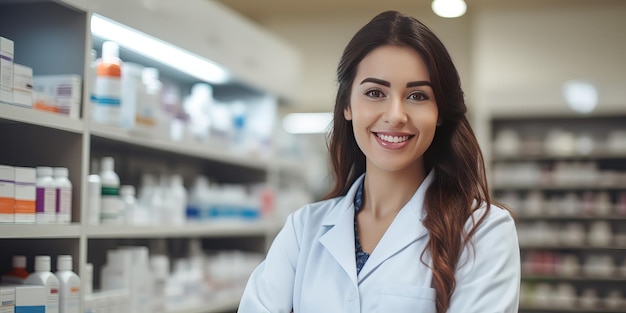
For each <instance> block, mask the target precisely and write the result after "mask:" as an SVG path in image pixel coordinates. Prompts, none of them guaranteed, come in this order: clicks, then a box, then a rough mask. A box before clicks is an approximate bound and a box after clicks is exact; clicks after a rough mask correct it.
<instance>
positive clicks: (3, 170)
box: [0, 165, 15, 223]
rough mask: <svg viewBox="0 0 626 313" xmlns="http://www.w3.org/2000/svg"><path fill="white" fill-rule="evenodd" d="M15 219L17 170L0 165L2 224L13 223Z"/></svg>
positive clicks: (0, 215) (0, 211)
mask: <svg viewBox="0 0 626 313" xmlns="http://www.w3.org/2000/svg"><path fill="white" fill-rule="evenodd" d="M14 218H15V168H13V166H8V165H0V223H13V222H14Z"/></svg>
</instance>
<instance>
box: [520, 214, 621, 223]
mask: <svg viewBox="0 0 626 313" xmlns="http://www.w3.org/2000/svg"><path fill="white" fill-rule="evenodd" d="M517 219H518V221H572V222H593V221H609V222H610V221H616V222H626V216H615V215H608V216H578V215H518V216H517Z"/></svg>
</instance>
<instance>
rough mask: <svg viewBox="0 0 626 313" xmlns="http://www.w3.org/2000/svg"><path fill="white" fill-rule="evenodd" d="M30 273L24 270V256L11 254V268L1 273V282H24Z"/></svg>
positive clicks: (19, 283)
mask: <svg viewBox="0 0 626 313" xmlns="http://www.w3.org/2000/svg"><path fill="white" fill-rule="evenodd" d="M28 275H30V273H29V272H27V271H26V256H23V255H14V256H13V268H12V269H11V270H10V271H8V272H7V273H6V274H4V275H2V280H0V282H2V283H3V284H18V285H21V284H23V283H24V280H25V279H26V278H27V277H28Z"/></svg>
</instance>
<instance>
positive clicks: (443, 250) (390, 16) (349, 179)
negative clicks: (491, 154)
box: [325, 11, 491, 313]
mask: <svg viewBox="0 0 626 313" xmlns="http://www.w3.org/2000/svg"><path fill="white" fill-rule="evenodd" d="M384 45H396V46H405V47H411V48H413V49H415V51H417V52H418V53H419V55H421V57H422V58H423V59H424V62H425V64H426V66H427V67H428V72H429V74H430V79H431V83H432V86H433V90H434V94H435V99H436V101H437V108H438V109H439V119H440V122H441V124H440V125H439V126H438V127H437V130H436V132H435V137H434V139H433V142H432V144H431V145H430V147H429V148H428V149H427V150H426V152H425V153H424V166H425V169H426V170H427V171H429V170H430V169H434V170H435V171H436V175H435V179H434V181H433V183H432V184H431V185H430V187H429V188H428V191H427V192H426V197H425V208H426V217H425V218H424V220H423V224H424V226H425V227H426V228H427V229H428V231H429V239H428V240H429V241H428V245H427V248H426V249H425V250H424V252H423V253H422V262H423V263H425V262H424V261H423V256H424V253H426V252H427V251H428V252H429V253H430V257H431V259H432V263H433V264H432V268H431V270H432V272H433V286H434V287H435V289H436V291H437V298H436V305H437V312H439V313H444V312H446V311H447V310H448V307H449V305H450V298H451V296H452V293H453V292H454V288H455V286H456V280H455V277H454V271H455V268H456V267H457V263H458V261H459V258H460V255H461V252H462V249H463V248H464V247H465V246H466V245H467V244H471V239H472V236H473V235H474V233H475V232H476V229H477V228H478V226H479V225H480V223H482V221H483V220H484V218H485V216H486V215H487V213H488V210H489V207H490V205H491V199H490V197H489V191H488V186H487V178H486V174H485V164H484V159H483V156H482V153H481V151H480V147H479V145H478V141H477V140H476V137H475V135H474V132H473V131H472V129H471V127H470V124H469V121H468V119H467V117H466V112H467V107H466V105H465V100H464V95H463V90H462V89H461V82H460V79H459V74H458V72H457V70H456V68H455V66H454V64H453V62H452V59H451V58H450V55H449V54H448V51H447V50H446V48H445V47H444V45H443V43H442V42H441V41H440V40H439V39H438V38H437V36H436V35H435V34H434V33H433V32H432V31H431V30H430V29H429V28H428V27H427V26H426V25H424V24H423V23H422V22H420V21H419V20H417V19H415V18H413V17H410V16H407V15H403V14H401V13H399V12H395V11H386V12H383V13H380V14H379V15H377V16H376V17H374V18H373V19H372V20H371V21H370V22H369V23H367V24H366V25H365V26H363V27H362V28H361V29H360V30H359V31H358V32H357V33H356V34H355V35H354V37H352V40H350V42H349V43H348V45H347V46H346V48H345V50H344V52H343V55H342V57H341V60H340V62H339V66H338V68H337V80H338V84H339V87H338V91H337V98H336V100H335V109H334V120H333V127H332V129H331V131H330V133H329V134H328V138H327V143H328V149H329V152H330V159H331V164H332V170H333V176H334V177H333V178H334V182H335V183H334V187H333V188H332V189H331V191H330V192H329V193H328V194H327V195H326V197H325V198H326V199H329V198H333V197H338V196H343V195H345V194H346V193H347V191H348V189H349V188H350V186H351V185H352V184H353V183H354V181H355V180H356V179H357V178H358V177H359V176H360V175H361V174H363V173H364V172H365V155H364V154H363V152H362V151H361V150H360V149H359V147H358V146H357V143H356V140H355V138H354V133H353V129H352V122H351V121H348V120H346V119H345V118H344V114H343V112H344V110H345V109H346V108H347V107H349V106H350V92H351V87H352V83H353V81H354V77H355V75H356V71H357V67H358V65H359V63H360V62H361V60H362V59H363V58H364V57H365V56H366V55H367V54H368V53H370V52H371V51H372V50H374V49H376V48H377V47H380V46H384ZM481 205H486V210H485V211H484V213H482V215H481V216H480V217H478V219H477V220H475V221H474V224H473V227H472V228H471V229H469V230H468V231H466V230H465V227H464V225H465V223H466V222H467V220H468V219H470V218H472V219H473V218H474V216H473V215H472V213H473V212H474V211H475V210H477V209H478V207H479V206H481Z"/></svg>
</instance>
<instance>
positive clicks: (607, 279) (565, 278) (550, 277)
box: [522, 274, 626, 283]
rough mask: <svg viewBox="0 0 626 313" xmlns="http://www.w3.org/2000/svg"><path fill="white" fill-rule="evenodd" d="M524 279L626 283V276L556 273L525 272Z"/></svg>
mask: <svg viewBox="0 0 626 313" xmlns="http://www.w3.org/2000/svg"><path fill="white" fill-rule="evenodd" d="M522 280H527V281H528V280H532V281H546V282H565V281H567V282H573V283H575V282H584V283H586V282H600V283H626V276H619V275H615V276H587V275H584V276H582V275H581V276H554V275H528V274H524V275H523V277H522Z"/></svg>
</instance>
